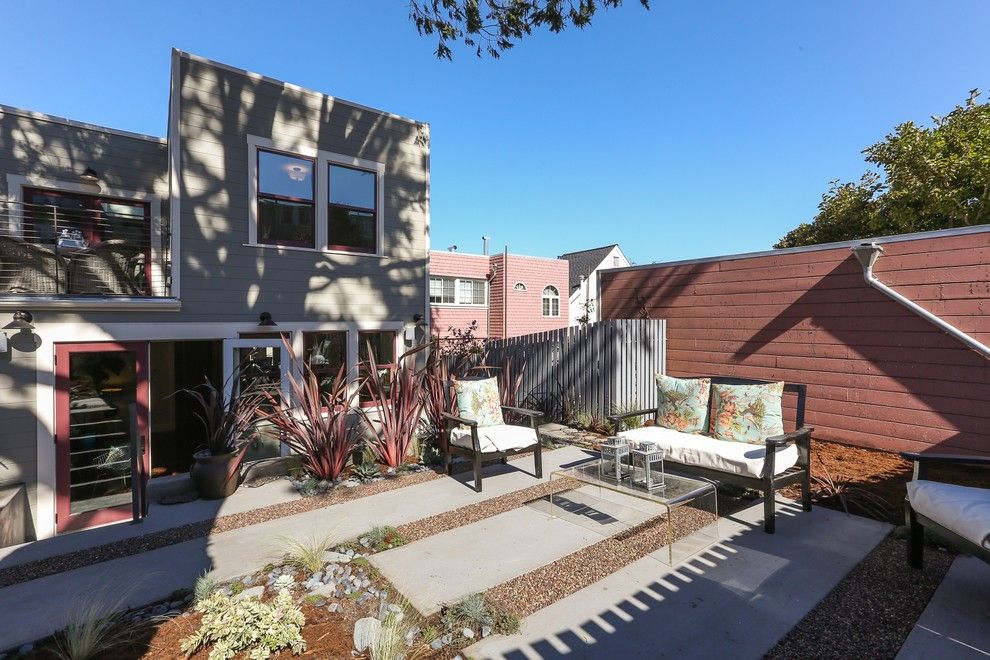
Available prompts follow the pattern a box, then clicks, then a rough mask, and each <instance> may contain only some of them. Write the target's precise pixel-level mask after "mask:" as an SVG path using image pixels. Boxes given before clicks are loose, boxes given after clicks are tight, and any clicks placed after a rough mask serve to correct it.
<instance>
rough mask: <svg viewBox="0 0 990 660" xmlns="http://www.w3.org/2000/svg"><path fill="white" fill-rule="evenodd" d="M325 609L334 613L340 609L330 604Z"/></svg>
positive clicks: (334, 604)
mask: <svg viewBox="0 0 990 660" xmlns="http://www.w3.org/2000/svg"><path fill="white" fill-rule="evenodd" d="M327 609H328V610H330V611H331V612H336V611H338V610H339V609H340V605H339V604H338V603H330V605H329V606H328V607H327Z"/></svg>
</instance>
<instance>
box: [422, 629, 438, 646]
mask: <svg viewBox="0 0 990 660" xmlns="http://www.w3.org/2000/svg"><path fill="white" fill-rule="evenodd" d="M422 634H423V641H424V642H426V643H427V644H429V643H430V642H432V641H433V640H435V639H436V638H437V637H439V636H440V631H439V630H437V627H436V626H426V627H425V628H423V633H422Z"/></svg>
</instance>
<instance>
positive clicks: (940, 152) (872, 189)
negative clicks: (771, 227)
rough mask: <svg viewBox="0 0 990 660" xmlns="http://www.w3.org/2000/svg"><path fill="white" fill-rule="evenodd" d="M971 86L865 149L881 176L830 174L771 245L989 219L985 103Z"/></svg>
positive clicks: (988, 110) (989, 122)
mask: <svg viewBox="0 0 990 660" xmlns="http://www.w3.org/2000/svg"><path fill="white" fill-rule="evenodd" d="M979 96H980V93H979V91H978V90H975V89H974V90H973V91H971V92H970V93H969V98H968V99H967V100H966V102H965V104H964V105H961V106H956V108H955V109H954V110H953V111H952V112H950V113H949V114H948V115H947V116H945V117H932V126H931V127H923V126H918V125H916V124H915V123H914V122H910V121H909V122H906V123H903V124H901V125H900V126H898V127H897V128H896V129H894V132H893V133H891V134H890V135H888V136H887V137H886V138H884V140H883V141H882V142H878V143H877V144H874V145H873V146H871V147H867V148H866V149H865V150H864V151H863V153H864V154H866V161H867V162H868V163H872V164H873V165H875V166H876V167H877V168H878V169H879V170H881V171H882V175H881V174H878V173H876V172H867V173H866V174H864V175H863V176H862V178H861V179H860V180H859V181H858V182H847V183H840V182H838V181H833V182H832V183H831V185H830V186H829V189H828V191H827V192H826V193H825V194H824V195H822V201H821V203H820V204H819V205H818V214H817V215H816V216H815V218H814V220H812V221H811V222H810V223H803V224H801V225H799V226H798V227H796V228H795V229H793V230H791V231H790V232H788V233H787V235H786V236H784V237H783V238H782V239H780V241H778V242H777V244H776V245H774V247H775V248H787V247H797V246H800V245H815V244H818V243H829V242H832V241H845V240H853V239H858V238H870V237H873V236H889V235H891V234H904V233H909V232H916V231H929V230H933V229H945V228H949V227H965V226H969V225H981V224H986V223H990V103H979V102H978V99H979Z"/></svg>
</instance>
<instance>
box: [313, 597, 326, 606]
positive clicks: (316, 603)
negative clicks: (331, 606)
mask: <svg viewBox="0 0 990 660" xmlns="http://www.w3.org/2000/svg"><path fill="white" fill-rule="evenodd" d="M326 604H327V601H325V600H323V599H322V598H318V599H316V600H314V601H313V606H314V607H323V606H324V605H326Z"/></svg>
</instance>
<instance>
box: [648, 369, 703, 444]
mask: <svg viewBox="0 0 990 660" xmlns="http://www.w3.org/2000/svg"><path fill="white" fill-rule="evenodd" d="M711 386H712V380H711V378H671V377H670V376H664V375H663V374H657V390H658V391H657V394H658V397H657V424H658V425H659V426H664V427H666V428H668V429H674V430H675V431H681V432H683V433H705V432H707V431H708V393H709V392H710V391H711Z"/></svg>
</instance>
